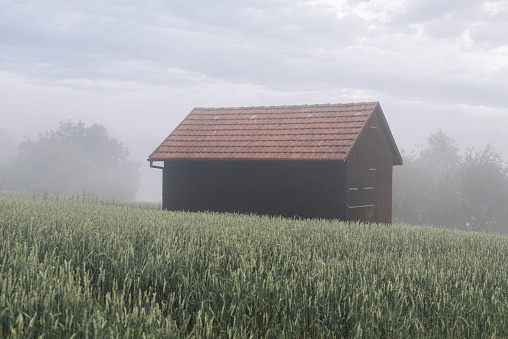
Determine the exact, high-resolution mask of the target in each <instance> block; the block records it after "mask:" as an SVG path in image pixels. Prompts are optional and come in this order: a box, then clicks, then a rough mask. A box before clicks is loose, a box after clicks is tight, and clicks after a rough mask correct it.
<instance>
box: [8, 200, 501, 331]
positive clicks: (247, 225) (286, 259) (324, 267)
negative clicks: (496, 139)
mask: <svg viewBox="0 0 508 339" xmlns="http://www.w3.org/2000/svg"><path fill="white" fill-rule="evenodd" d="M159 208H160V206H158V205H157V204H136V203H124V202H115V201H110V200H103V199H98V198H94V197H85V196H83V197H65V196H53V195H46V194H42V193H37V194H33V195H26V194H15V193H7V192H3V193H1V192H0V337H2V338H4V337H7V338H39V337H41V336H42V337H45V338H53V337H65V338H71V337H74V338H111V337H113V338H117V337H120V338H141V337H148V338H215V337H220V338H251V337H254V338H260V337H263V338H320V337H323V338H337V337H339V338H340V337H344V338H379V337H384V338H388V337H389V338H408V337H411V338H459V337H465V338H500V337H508V313H507V312H508V260H507V258H508V237H506V236H501V235H494V234H481V233H467V232H460V231H453V230H446V229H432V228H425V227H415V226H387V225H365V224H360V223H344V222H340V221H324V220H321V221H320V220H292V219H284V218H269V217H259V216H247V215H235V214H215V213H182V212H167V211H160V210H159Z"/></svg>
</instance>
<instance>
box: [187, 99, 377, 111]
mask: <svg viewBox="0 0 508 339" xmlns="http://www.w3.org/2000/svg"><path fill="white" fill-rule="evenodd" d="M377 103H378V102H377V101H369V102H351V103H346V104H344V103H336V104H331V103H327V104H302V105H273V106H232V107H194V110H204V111H233V110H253V109H267V108H271V109H281V108H313V107H343V106H361V105H375V104H377Z"/></svg>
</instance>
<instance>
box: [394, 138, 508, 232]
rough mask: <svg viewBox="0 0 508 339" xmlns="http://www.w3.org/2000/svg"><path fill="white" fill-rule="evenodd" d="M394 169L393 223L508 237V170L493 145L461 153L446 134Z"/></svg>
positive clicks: (433, 140) (405, 157)
mask: <svg viewBox="0 0 508 339" xmlns="http://www.w3.org/2000/svg"><path fill="white" fill-rule="evenodd" d="M403 158H404V165H403V166H396V167H395V168H394V178H393V179H394V184H393V217H394V222H402V223H408V224H413V225H432V226H444V227H449V228H456V229H463V230H474V231H489V232H490V231H494V232H500V233H508V208H507V207H508V169H507V166H506V163H505V162H504V161H503V158H502V156H501V154H500V153H499V152H497V151H496V150H495V149H494V148H493V147H492V146H491V145H487V146H486V147H485V148H484V149H481V150H476V149H473V148H471V149H466V150H465V151H463V152H461V151H460V150H459V148H458V147H457V145H456V144H455V142H454V141H453V140H452V139H451V138H450V137H448V136H447V135H446V134H445V133H443V131H441V130H440V131H438V132H437V133H435V134H432V135H431V136H430V137H429V138H428V141H427V145H426V146H425V147H424V148H422V149H420V150H418V151H413V152H411V153H404V152H403Z"/></svg>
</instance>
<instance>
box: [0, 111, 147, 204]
mask: <svg viewBox="0 0 508 339" xmlns="http://www.w3.org/2000/svg"><path fill="white" fill-rule="evenodd" d="M127 157H128V150H127V149H126V148H125V147H124V146H123V145H122V143H121V142H119V141H118V140H117V139H115V138H110V137H109V136H108V133H107V131H106V129H105V128H104V127H103V126H102V125H97V124H93V125H92V126H89V127H87V126H85V124H84V123H83V122H82V121H79V122H78V123H73V122H72V121H70V120H68V121H64V122H61V123H60V127H59V128H58V129H57V130H56V131H47V132H45V133H44V134H39V137H38V140H37V141H33V140H30V139H27V140H25V141H24V142H22V143H21V145H20V146H19V149H18V156H17V157H14V158H12V159H11V161H9V162H8V163H7V164H6V165H5V166H4V168H3V171H4V175H3V177H4V181H3V182H2V183H1V184H2V186H4V187H5V188H10V189H22V190H34V189H40V190H46V191H50V192H60V193H64V194H81V193H83V192H86V193H90V194H96V195H99V196H104V197H115V198H118V199H125V200H132V199H133V198H134V196H135V194H136V191H137V189H138V188H139V163H137V162H133V161H130V160H128V158H127Z"/></svg>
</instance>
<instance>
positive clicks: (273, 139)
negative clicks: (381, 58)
mask: <svg viewBox="0 0 508 339" xmlns="http://www.w3.org/2000/svg"><path fill="white" fill-rule="evenodd" d="M398 159H400V153H398V149H397V146H396V145H395V142H394V140H393V136H392V135H391V132H390V130H389V128H388V124H387V123H386V119H385V118H384V115H383V112H382V110H381V107H380V105H379V103H378V102H370V103H353V104H317V105H295V106H268V107H267V106H261V107H231V108H195V109H193V110H192V111H191V113H189V115H188V116H187V117H186V118H185V119H184V120H183V121H182V122H181V123H180V124H179V125H178V127H177V128H176V129H175V130H174V131H173V132H172V133H171V134H170V135H169V136H168V137H167V138H166V139H165V140H164V141H163V142H162V143H161V144H160V146H159V147H158V148H157V149H156V150H155V151H154V152H153V153H152V154H151V155H150V157H149V159H148V160H149V161H150V166H151V167H153V168H159V169H162V170H163V180H162V181H163V183H162V185H163V189H162V192H163V208H165V209H170V210H188V211H206V210H208V211H217V212H241V213H255V214H268V215H282V216H290V217H292V216H298V217H304V218H326V219H342V220H360V221H373V222H386V223H389V222H391V184H392V179H391V175H392V165H394V164H396V163H397V162H399V160H398ZM154 161H163V162H164V167H161V166H156V165H154V163H153V162H154ZM400 162H401V160H400ZM388 210H390V211H388Z"/></svg>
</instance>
